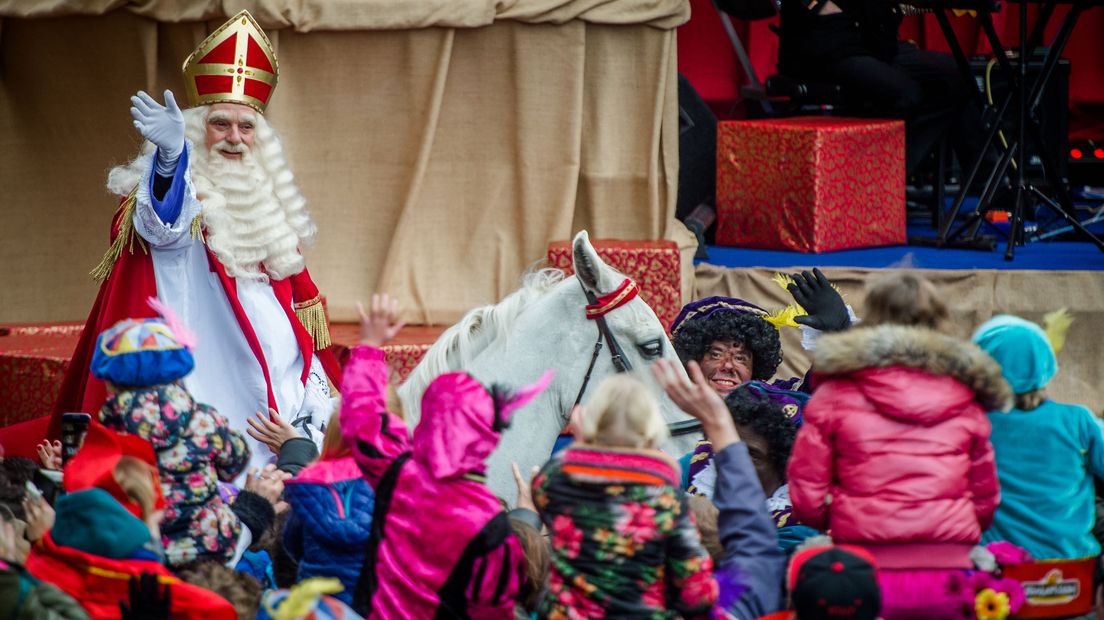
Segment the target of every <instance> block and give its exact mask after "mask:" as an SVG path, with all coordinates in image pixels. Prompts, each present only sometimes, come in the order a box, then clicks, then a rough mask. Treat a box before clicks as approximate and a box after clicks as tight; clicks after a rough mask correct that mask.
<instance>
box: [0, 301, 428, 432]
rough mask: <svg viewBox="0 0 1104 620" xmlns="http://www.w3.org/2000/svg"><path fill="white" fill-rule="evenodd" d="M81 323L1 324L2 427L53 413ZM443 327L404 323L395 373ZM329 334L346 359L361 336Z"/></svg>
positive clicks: (391, 353) (349, 331) (339, 327)
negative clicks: (405, 325)
mask: <svg viewBox="0 0 1104 620" xmlns="http://www.w3.org/2000/svg"><path fill="white" fill-rule="evenodd" d="M83 327H84V323H83V322H81V323H78V322H70V323H38V324H15V325H0V395H2V396H0V427H4V426H9V425H11V424H17V423H20V422H25V421H28V420H32V419H34V418H38V417H41V416H44V415H47V414H49V413H50V411H51V409H52V408H53V404H54V400H55V399H56V398H57V391H58V388H59V387H60V386H61V381H62V378H63V377H64V376H65V371H66V369H67V368H68V367H69V360H70V358H71V357H72V355H73V349H74V348H75V347H76V346H77V340H79V339H80V333H81V329H83ZM444 329H445V328H444V327H437V326H425V325H417V326H408V327H405V328H403V330H402V331H401V332H399V334H398V336H396V337H395V339H394V340H393V341H392V342H391V343H389V344H388V345H387V346H385V347H384V352H385V353H386V354H387V362H388V363H389V364H390V365H391V369H392V370H393V371H394V373H395V376H396V377H398V378H399V379H400V380H403V379H406V376H407V375H408V374H410V371H412V370H414V367H415V366H417V365H418V362H419V361H421V359H422V356H423V355H425V352H426V351H427V350H428V349H429V347H430V345H432V344H433V343H434V342H435V341H436V340H437V337H438V336H440V335H441V332H442V331H444ZM330 336H331V338H332V340H333V342H334V347H335V350H336V353H337V355H338V359H339V360H341V361H342V362H344V360H345V359H346V358H347V356H348V350H349V347H351V346H353V345H355V344H356V343H357V342H358V340H359V338H360V326H359V325H356V324H345V323H338V324H334V325H332V326H331V328H330Z"/></svg>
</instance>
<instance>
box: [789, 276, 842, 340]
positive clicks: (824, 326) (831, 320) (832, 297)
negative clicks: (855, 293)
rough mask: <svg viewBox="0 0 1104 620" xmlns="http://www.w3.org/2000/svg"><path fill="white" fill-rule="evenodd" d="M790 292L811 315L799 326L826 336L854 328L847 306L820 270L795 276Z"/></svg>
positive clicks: (801, 318) (801, 317)
mask: <svg viewBox="0 0 1104 620" xmlns="http://www.w3.org/2000/svg"><path fill="white" fill-rule="evenodd" d="M787 288H788V290H789V291H790V294H791V295H793V298H794V301H796V302H797V303H799V304H801V307H802V308H805V311H806V312H808V315H806V316H799V317H797V318H795V319H794V320H795V321H797V322H798V323H801V324H802V325H807V326H809V327H812V328H813V329H819V330H821V331H826V332H838V331H843V330H845V329H847V328H848V327H850V326H851V316H850V315H849V314H848V313H847V304H845V303H843V297H840V294H839V292H838V291H836V289H835V288H833V287H832V283H831V282H830V281H829V280H828V278H827V277H826V276H825V275H824V274H823V273H821V272H820V270H819V269H816V268H814V269H813V270H812V271H811V272H809V271H802V272H801V273H795V274H794V275H793V284H791V285H790V286H789V287H787Z"/></svg>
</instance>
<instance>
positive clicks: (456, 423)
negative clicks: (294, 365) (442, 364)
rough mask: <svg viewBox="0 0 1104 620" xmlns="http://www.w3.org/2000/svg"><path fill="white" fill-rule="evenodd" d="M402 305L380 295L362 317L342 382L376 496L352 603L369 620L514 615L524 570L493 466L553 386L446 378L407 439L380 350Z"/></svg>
mask: <svg viewBox="0 0 1104 620" xmlns="http://www.w3.org/2000/svg"><path fill="white" fill-rule="evenodd" d="M397 312H398V307H397V303H395V302H394V301H393V300H391V299H390V298H388V297H387V296H385V295H384V296H373V300H372V307H371V310H370V312H369V314H368V315H367V316H365V315H363V314H362V316H361V321H362V339H361V342H362V344H361V346H358V347H356V348H354V349H353V351H352V354H351V357H350V359H349V362H348V365H347V366H346V368H345V372H344V380H343V382H342V386H341V395H342V405H341V428H342V433H343V435H344V436H345V441H346V442H347V443H348V445H349V446H350V447H352V449H353V455H354V456H355V457H356V461H357V463H358V464H359V465H360V468H361V471H363V472H364V476H365V478H366V479H367V480H368V483H369V484H371V485H372V487H373V488H374V489H375V493H376V498H375V502H376V506H375V510H374V515H373V522H372V534H371V537H370V539H369V544H368V553H367V555H366V558H365V563H364V570H363V571H362V573H361V578H360V582H359V584H358V587H357V591H356V592H355V593H354V596H353V607H354V609H356V610H357V612H358V613H361V614H362V615H364V616H365V617H366V618H432V617H435V616H437V617H472V618H513V614H514V605H515V603H516V600H517V596H518V591H519V589H520V587H521V585H522V583H523V582H524V579H525V577H524V575H525V567H524V557H523V555H522V552H521V546H520V544H519V543H518V541H517V539H516V538H515V537H514V535H513V534H512V533H511V530H510V526H509V522H508V519H507V517H506V513H505V512H504V511H503V509H502V504H501V503H500V502H499V500H498V498H496V497H495V496H494V494H493V493H491V491H490V489H488V488H487V486H486V485H485V484H484V483H483V473H484V470H485V467H486V465H485V461H486V460H487V457H488V456H490V454H491V451H492V450H494V448H495V446H496V445H497V444H498V438H499V434H500V433H501V431H502V430H503V428H504V427H505V426H506V424H507V423H508V422H509V420H510V416H511V414H512V413H513V412H514V411H515V410H517V409H519V408H520V407H522V406H524V405H525V404H527V403H528V402H529V401H531V400H532V399H533V397H535V396H536V395H537V394H539V393H540V392H541V391H542V390H543V389H544V388H545V387H546V386H547V384H548V381H549V379H550V374H546V375H545V376H544V377H543V378H542V379H541V381H539V382H538V383H537V384H535V385H533V386H530V387H527V388H523V389H522V390H520V391H518V392H517V393H516V395H514V396H503V395H502V394H501V392H499V391H498V390H492V391H489V390H487V389H486V388H485V387H483V386H482V385H480V384H479V382H477V381H476V380H475V379H473V378H472V377H471V376H469V375H468V374H466V373H463V372H451V373H446V374H444V375H441V376H440V377H438V378H437V379H435V380H434V381H433V382H432V383H431V384H430V385H429V387H428V388H427V389H426V392H425V395H424V397H423V399H422V420H421V423H420V424H418V426H417V427H416V428H415V429H414V432H413V436H412V437H411V436H409V435H408V431H407V428H406V425H405V424H404V423H403V421H402V420H401V419H399V418H398V417H396V416H394V415H392V414H390V413H388V412H387V410H386V400H387V380H388V367H387V364H386V362H385V361H384V358H383V352H382V351H380V350H379V348H378V347H379V346H381V345H382V344H383V343H384V342H386V341H388V340H390V339H391V338H392V337H393V336H394V335H395V334H396V333H397V332H398V330H399V329H400V328H401V327H402V324H401V323H399V322H398V321H397V319H396V317H397Z"/></svg>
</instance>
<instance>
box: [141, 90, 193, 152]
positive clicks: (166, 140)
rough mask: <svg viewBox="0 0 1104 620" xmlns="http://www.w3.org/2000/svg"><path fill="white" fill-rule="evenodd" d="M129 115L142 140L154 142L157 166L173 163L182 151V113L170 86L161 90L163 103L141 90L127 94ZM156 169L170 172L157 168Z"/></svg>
mask: <svg viewBox="0 0 1104 620" xmlns="http://www.w3.org/2000/svg"><path fill="white" fill-rule="evenodd" d="M130 103H131V108H130V115H131V116H132V117H133V118H134V126H135V127H137V128H138V131H139V133H141V134H142V137H143V138H145V139H146V140H149V141H150V142H152V143H154V144H156V145H157V149H158V156H157V157H158V162H157V163H158V166H159V168H160V167H161V165H162V164H164V165H171V166H175V164H176V160H177V158H179V157H180V153H182V152H183V151H184V115H183V114H182V113H181V112H180V108H179V107H178V106H177V105H176V99H175V98H173V94H172V91H171V90H166V91H165V105H161V104H159V103H157V101H156V100H155V99H154V98H153V97H150V96H149V95H148V94H146V93H145V91H141V90H140V91H138V94H137V95H135V96H133V97H131V98H130ZM158 171H159V172H171V170H169V171H164V170H161V169H159V170H158Z"/></svg>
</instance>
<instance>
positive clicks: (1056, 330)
mask: <svg viewBox="0 0 1104 620" xmlns="http://www.w3.org/2000/svg"><path fill="white" fill-rule="evenodd" d="M1072 323H1073V315H1072V314H1070V313H1069V310H1067V309H1066V308H1060V309H1058V310H1055V311H1054V312H1048V313H1047V314H1045V315H1043V331H1044V332H1046V335H1047V339H1048V340H1050V348H1051V349H1054V353H1055V354H1057V353H1061V352H1062V347H1064V346H1066V332H1067V331H1069V328H1070V324H1072Z"/></svg>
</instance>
